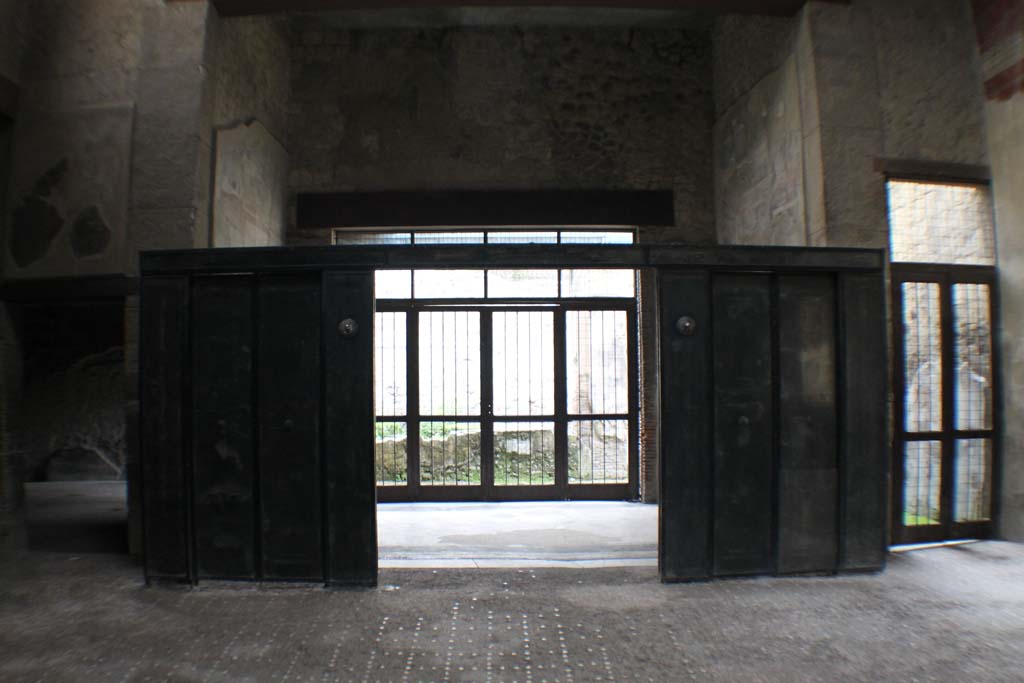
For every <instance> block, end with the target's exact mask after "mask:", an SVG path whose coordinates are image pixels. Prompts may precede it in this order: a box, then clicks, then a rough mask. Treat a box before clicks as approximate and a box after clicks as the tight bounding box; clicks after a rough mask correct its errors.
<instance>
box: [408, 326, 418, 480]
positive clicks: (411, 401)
mask: <svg viewBox="0 0 1024 683" xmlns="http://www.w3.org/2000/svg"><path fill="white" fill-rule="evenodd" d="M406 316H407V317H406V328H405V357H406V362H405V374H406V397H405V405H406V408H405V415H406V422H405V425H406V426H405V435H406V436H405V454H406V456H405V457H406V482H407V484H406V485H407V486H408V487H409V489H408V490H409V496H410V497H414V496H416V495H418V494H419V490H420V312H419V311H417V310H415V308H413V307H410V308H409V312H408V313H407V314H406Z"/></svg>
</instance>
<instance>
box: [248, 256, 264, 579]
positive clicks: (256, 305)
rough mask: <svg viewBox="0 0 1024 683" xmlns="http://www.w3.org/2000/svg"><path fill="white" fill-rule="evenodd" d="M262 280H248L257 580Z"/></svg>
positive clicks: (257, 567)
mask: <svg viewBox="0 0 1024 683" xmlns="http://www.w3.org/2000/svg"><path fill="white" fill-rule="evenodd" d="M261 279H262V277H261V276H256V277H253V278H250V281H249V287H250V288H251V289H252V293H251V294H250V298H251V302H250V305H251V306H252V313H251V314H250V317H249V325H250V327H249V339H251V340H252V341H251V342H250V343H251V345H252V351H251V353H252V359H253V360H252V363H251V364H250V366H249V375H250V377H249V388H250V396H249V401H250V404H251V407H250V410H251V414H252V415H253V416H254V419H253V425H252V427H251V429H252V509H253V515H252V526H253V529H252V536H253V541H252V557H253V574H254V576H255V578H256V579H262V578H263V496H262V495H261V494H262V491H261V490H260V481H261V479H260V457H259V454H260V430H259V423H260V420H261V419H262V418H263V417H264V416H263V415H261V414H260V387H259V384H260V383H259V381H258V372H259V368H258V367H257V366H258V364H259V362H260V361H259V358H260V335H259V334H258V333H257V330H259V329H260V286H259V283H260V280H261Z"/></svg>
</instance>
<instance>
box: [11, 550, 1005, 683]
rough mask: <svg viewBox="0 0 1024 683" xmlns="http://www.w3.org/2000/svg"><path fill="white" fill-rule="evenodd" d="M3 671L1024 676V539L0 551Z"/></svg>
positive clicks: (225, 677) (367, 676) (615, 677)
mask: <svg viewBox="0 0 1024 683" xmlns="http://www.w3.org/2000/svg"><path fill="white" fill-rule="evenodd" d="M0 680H3V681H147V680H152V681H164V680H170V681H365V682H370V681H394V682H400V681H520V682H527V681H530V682H534V683H541V682H543V681H547V682H552V683H553V682H555V681H577V682H583V681H659V682H662V681H723V682H729V683H746V682H753V681H760V682H764V681H772V682H774V681H779V682H785V683H790V682H793V683H795V682H801V681H815V682H819V681H872V682H873V681H901V682H910V681H939V682H946V681H949V682H956V683H962V682H976V681H979V682H984V681H1007V682H1010V681H1013V682H1015V683H1019V682H1020V681H1021V680H1024V546H1021V545H1014V544H1008V543H1000V542H985V543H976V544H970V545H963V546H958V547H948V548H934V549H929V550H919V551H914V552H908V553H902V554H899V555H895V556H893V557H892V559H891V560H890V565H889V568H888V569H887V570H886V571H885V572H883V573H881V574H877V575H857V576H842V577H820V578H767V579H750V580H731V581H718V582H712V583H701V584H676V585H663V584H660V583H658V581H657V577H656V575H655V572H654V571H653V570H652V569H649V568H639V567H632V568H613V569H557V568H544V569H518V570H509V569H503V570H489V569H472V570H467V569H447V570H443V569H438V570H405V569H402V570H384V571H382V573H381V586H380V587H379V588H377V589H375V590H340V591H332V590H325V589H323V588H319V587H290V588H289V587H271V586H255V585H226V584H204V585H201V586H200V587H199V588H195V589H188V588H166V587H153V588H146V587H145V586H144V585H143V584H142V581H141V573H140V570H139V567H138V566H136V565H135V564H134V563H133V562H131V561H130V560H129V559H128V558H126V557H125V556H122V555H113V554H69V553H42V552H23V553H6V554H3V555H0Z"/></svg>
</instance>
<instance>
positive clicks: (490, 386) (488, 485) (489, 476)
mask: <svg viewBox="0 0 1024 683" xmlns="http://www.w3.org/2000/svg"><path fill="white" fill-rule="evenodd" d="M499 315H504V316H506V320H507V316H509V315H510V314H508V313H499ZM511 315H514V314H511ZM505 332H506V334H507V333H508V323H507V322H506V324H505ZM493 366H494V330H493V314H492V313H491V311H488V310H484V311H481V312H480V487H481V496H482V497H483V499H484V500H489V499H490V498H491V497H493V495H494V367H493Z"/></svg>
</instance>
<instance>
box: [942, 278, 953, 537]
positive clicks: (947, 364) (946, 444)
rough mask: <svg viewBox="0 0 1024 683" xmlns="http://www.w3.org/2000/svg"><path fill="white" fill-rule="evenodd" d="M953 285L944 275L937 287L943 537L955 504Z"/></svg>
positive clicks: (949, 526) (951, 518)
mask: <svg viewBox="0 0 1024 683" xmlns="http://www.w3.org/2000/svg"><path fill="white" fill-rule="evenodd" d="M952 294H953V286H952V283H951V282H950V279H949V277H948V275H944V276H943V278H942V282H941V284H940V285H939V315H940V322H941V330H942V332H941V335H940V339H941V343H942V373H941V377H942V446H941V448H942V455H941V461H940V462H941V463H942V464H941V467H940V471H941V473H942V474H941V476H942V481H941V486H942V488H941V490H940V494H939V500H940V503H939V507H940V515H939V521H940V523H941V524H942V527H943V531H942V533H943V535H944V536H949V535H950V534H951V532H952V528H953V519H954V514H953V506H954V505H955V502H954V501H955V497H956V491H955V483H956V479H955V477H956V466H955V462H954V459H955V452H954V439H953V430H954V421H955V417H956V410H955V408H956V405H955V404H956V401H957V395H956V375H957V373H956V371H955V360H954V355H955V340H954V338H953V337H954V332H953V296H952Z"/></svg>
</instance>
